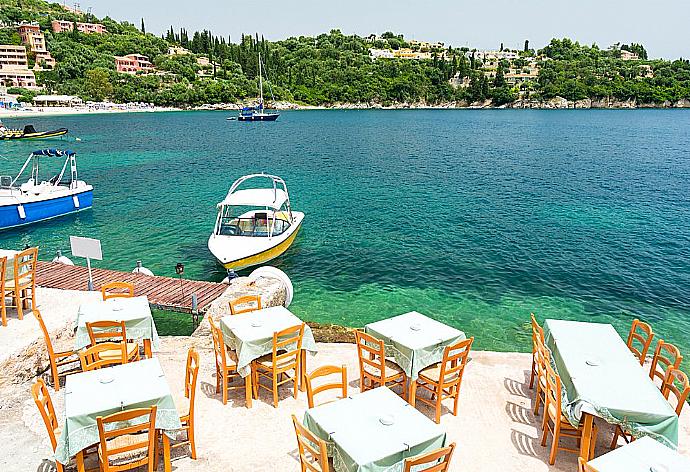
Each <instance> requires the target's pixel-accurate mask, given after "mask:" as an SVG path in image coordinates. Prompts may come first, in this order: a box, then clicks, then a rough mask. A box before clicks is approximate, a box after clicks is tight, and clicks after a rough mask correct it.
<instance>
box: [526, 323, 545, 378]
mask: <svg viewBox="0 0 690 472" xmlns="http://www.w3.org/2000/svg"><path fill="white" fill-rule="evenodd" d="M530 317H531V319H532V320H531V321H532V370H531V371H530V377H529V388H534V379H535V378H536V377H537V338H539V339H541V342H542V343H543V342H544V329H543V328H542V327H541V326H539V323H537V318H536V317H535V316H534V313H530Z"/></svg>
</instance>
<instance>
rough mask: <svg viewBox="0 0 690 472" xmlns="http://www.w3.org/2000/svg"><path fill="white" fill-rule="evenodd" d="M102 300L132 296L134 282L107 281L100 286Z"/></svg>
mask: <svg viewBox="0 0 690 472" xmlns="http://www.w3.org/2000/svg"><path fill="white" fill-rule="evenodd" d="M101 296H102V297H103V301H106V300H108V299H110V298H132V297H133V296H134V284H131V283H129V282H109V283H107V284H103V285H102V286H101Z"/></svg>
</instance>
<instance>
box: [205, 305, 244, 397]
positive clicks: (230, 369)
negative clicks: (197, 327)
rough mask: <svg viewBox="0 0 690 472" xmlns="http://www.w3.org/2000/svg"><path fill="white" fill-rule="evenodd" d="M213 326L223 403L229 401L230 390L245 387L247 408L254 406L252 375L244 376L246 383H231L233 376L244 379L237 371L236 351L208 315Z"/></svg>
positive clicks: (212, 335) (214, 347) (218, 389)
mask: <svg viewBox="0 0 690 472" xmlns="http://www.w3.org/2000/svg"><path fill="white" fill-rule="evenodd" d="M208 323H209V325H210V326H211V337H212V338H213V352H214V357H215V359H216V393H220V391H221V388H222V390H223V405H227V403H228V390H230V389H239V388H244V389H245V399H246V402H247V408H251V407H252V376H251V375H248V376H246V377H245V378H244V385H231V383H230V382H231V380H232V379H233V378H239V379H242V377H241V376H240V374H239V372H237V355H236V354H235V352H234V351H229V350H228V348H227V346H226V345H225V340H224V339H223V332H222V331H221V330H220V328H218V327H217V326H216V324H215V323H214V322H213V318H211V317H210V316H209V317H208Z"/></svg>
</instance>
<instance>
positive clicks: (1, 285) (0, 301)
mask: <svg viewBox="0 0 690 472" xmlns="http://www.w3.org/2000/svg"><path fill="white" fill-rule="evenodd" d="M6 277H7V257H0V293H1V294H2V295H3V296H2V297H0V316H1V317H2V325H3V326H7V303H6V302H7V300H5V294H6V293H7V291H6V290H5V282H6Z"/></svg>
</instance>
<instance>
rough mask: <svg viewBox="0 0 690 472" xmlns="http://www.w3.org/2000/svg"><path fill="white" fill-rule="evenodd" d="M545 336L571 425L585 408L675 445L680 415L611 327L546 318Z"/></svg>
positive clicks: (635, 433) (631, 430)
mask: <svg viewBox="0 0 690 472" xmlns="http://www.w3.org/2000/svg"><path fill="white" fill-rule="evenodd" d="M544 336H545V341H546V345H547V347H548V348H549V349H550V350H551V353H552V359H553V363H554V365H555V367H556V369H557V371H558V374H559V375H560V377H561V381H562V383H563V389H564V392H563V395H564V409H565V411H564V413H565V414H566V416H567V417H568V419H569V420H570V422H571V423H573V425H577V424H578V422H579V420H580V417H581V413H582V409H583V407H585V406H587V408H588V409H593V410H594V412H595V413H596V415H597V416H600V417H601V418H603V419H605V420H606V421H607V422H609V423H612V424H618V425H620V426H621V428H622V429H623V430H624V431H626V432H628V433H630V434H632V435H633V436H635V437H641V436H650V437H652V438H654V439H656V440H657V441H660V442H662V443H663V444H665V445H667V446H669V447H672V448H674V449H675V448H676V447H677V445H678V416H677V415H676V413H675V411H674V409H673V408H672V407H671V405H670V404H669V403H668V401H667V400H666V399H665V398H664V397H663V395H661V392H660V391H659V389H658V388H657V387H656V386H655V385H654V383H653V382H652V381H651V380H650V379H649V373H648V371H647V370H646V369H644V368H643V367H642V366H640V363H639V361H638V360H637V359H636V358H635V356H633V354H632V353H631V352H630V350H629V349H628V347H627V346H626V345H625V342H623V340H622V339H621V337H620V336H619V335H618V333H617V332H616V330H615V329H614V328H613V326H611V325H609V324H599V323H581V322H576V321H562V320H546V322H545V323H544Z"/></svg>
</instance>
